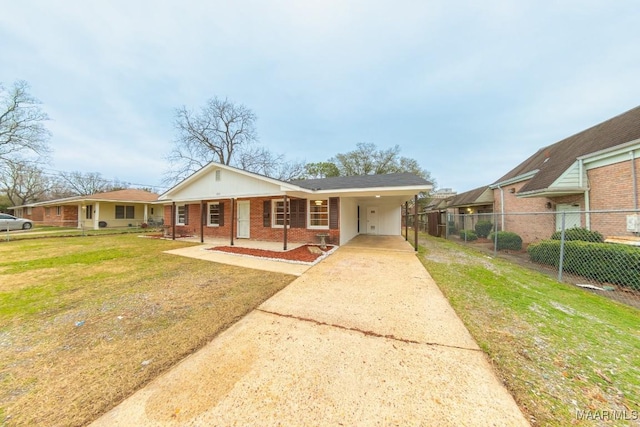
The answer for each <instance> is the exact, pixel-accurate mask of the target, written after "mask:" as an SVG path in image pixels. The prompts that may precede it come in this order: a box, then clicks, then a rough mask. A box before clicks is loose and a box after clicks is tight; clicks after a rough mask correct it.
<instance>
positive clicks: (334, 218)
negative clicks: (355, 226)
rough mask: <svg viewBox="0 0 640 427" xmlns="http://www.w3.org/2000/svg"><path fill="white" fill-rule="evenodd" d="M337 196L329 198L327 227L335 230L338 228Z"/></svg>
mask: <svg viewBox="0 0 640 427" xmlns="http://www.w3.org/2000/svg"><path fill="white" fill-rule="evenodd" d="M339 200H340V199H339V198H338V197H330V198H329V228H330V229H332V230H337V229H338V228H340V213H339V203H338V202H339Z"/></svg>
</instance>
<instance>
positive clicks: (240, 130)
mask: <svg viewBox="0 0 640 427" xmlns="http://www.w3.org/2000/svg"><path fill="white" fill-rule="evenodd" d="M255 122H256V115H255V114H254V113H253V111H251V110H250V109H249V108H247V107H245V106H244V105H242V104H235V103H233V102H232V101H229V100H228V99H224V100H221V99H219V98H217V97H214V98H212V99H210V100H209V101H207V104H206V105H205V106H204V107H202V108H200V110H198V111H192V110H188V109H187V108H186V107H184V106H183V107H181V108H179V109H177V110H176V119H175V123H174V126H175V129H176V132H177V135H176V138H175V140H174V141H173V142H174V144H173V148H172V150H171V152H170V153H169V155H168V157H167V159H168V160H169V162H171V164H172V169H171V170H169V171H168V172H167V173H166V174H165V181H167V182H175V181H178V180H180V179H183V178H185V177H186V176H188V175H190V174H191V173H193V172H195V171H196V170H198V169H200V168H202V167H203V166H205V165H206V164H207V163H209V162H211V161H216V162H219V163H222V164H225V165H234V161H235V160H237V159H236V157H237V153H238V152H239V151H240V150H243V149H244V150H245V152H249V153H250V151H247V150H248V146H250V145H251V144H253V143H255V142H256V141H257V139H258V137H257V133H256V127H255Z"/></svg>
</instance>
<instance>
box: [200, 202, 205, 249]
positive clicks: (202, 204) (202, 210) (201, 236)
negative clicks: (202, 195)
mask: <svg viewBox="0 0 640 427" xmlns="http://www.w3.org/2000/svg"><path fill="white" fill-rule="evenodd" d="M204 219H205V212H204V200H200V243H204Z"/></svg>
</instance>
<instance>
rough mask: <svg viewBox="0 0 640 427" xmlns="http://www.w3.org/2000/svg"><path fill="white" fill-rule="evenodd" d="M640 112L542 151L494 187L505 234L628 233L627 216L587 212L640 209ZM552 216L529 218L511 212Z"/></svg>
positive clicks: (531, 238) (527, 238)
mask: <svg viewBox="0 0 640 427" xmlns="http://www.w3.org/2000/svg"><path fill="white" fill-rule="evenodd" d="M639 157H640V107H636V108H634V109H632V110H629V111H627V112H625V113H623V114H620V115H619V116H616V117H613V118H611V119H609V120H607V121H605V122H602V123H600V124H598V125H596V126H593V127H591V128H589V129H587V130H584V131H582V132H580V133H577V134H575V135H573V136H570V137H568V138H566V139H563V140H561V141H559V142H556V143H555V144H552V145H549V146H546V147H543V148H541V149H540V150H538V151H537V152H536V153H535V154H533V155H532V156H531V157H529V158H528V159H526V160H525V161H523V162H522V163H520V164H519V165H517V166H516V167H515V168H513V169H512V170H511V171H509V172H508V173H507V174H506V175H504V176H503V177H501V178H500V179H498V180H497V181H496V182H494V183H493V184H491V185H490V188H491V189H492V190H493V198H494V211H495V212H496V213H499V214H506V215H500V217H501V220H500V221H501V223H500V224H499V225H500V227H501V229H503V230H507V231H513V232H516V233H518V234H519V235H520V236H521V237H522V238H523V240H524V241H525V242H533V241H536V240H540V239H545V238H549V236H550V235H551V233H553V232H554V231H556V230H558V229H559V228H560V227H561V225H560V223H559V219H558V218H560V217H561V215H558V214H561V213H562V212H575V213H574V214H572V215H564V216H565V219H566V221H567V222H566V223H565V227H567V228H569V227H572V226H580V227H586V228H589V229H593V230H597V231H599V232H601V233H602V234H604V235H605V236H606V235H620V234H621V233H623V234H624V233H627V234H628V235H629V236H631V235H633V234H634V233H632V232H628V231H626V230H627V228H626V224H622V223H621V222H625V220H626V219H625V215H619V217H616V220H615V221H612V220H611V215H594V214H589V213H587V211H597V210H637V209H638V195H639V193H638V188H639V187H638V184H639V182H640V179H639V177H638V170H639V169H640V159H639ZM523 212H549V213H554V212H555V213H556V214H555V215H553V214H552V215H538V216H531V217H527V220H526V221H523V220H522V217H518V216H516V215H508V214H511V213H523Z"/></svg>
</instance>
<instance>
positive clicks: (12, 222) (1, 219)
mask: <svg viewBox="0 0 640 427" xmlns="http://www.w3.org/2000/svg"><path fill="white" fill-rule="evenodd" d="M32 227H33V221H31V220H30V219H24V218H16V217H15V216H13V215H9V214H3V213H0V230H29V229H31V228H32Z"/></svg>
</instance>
